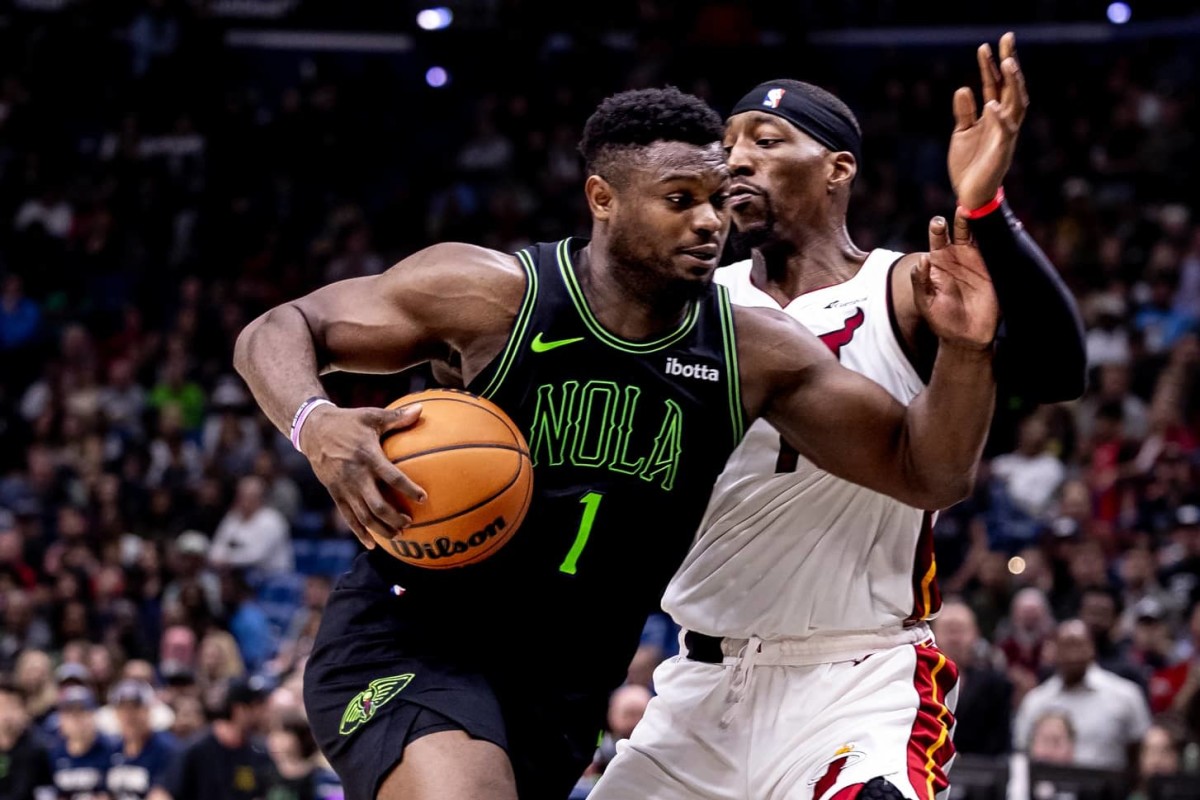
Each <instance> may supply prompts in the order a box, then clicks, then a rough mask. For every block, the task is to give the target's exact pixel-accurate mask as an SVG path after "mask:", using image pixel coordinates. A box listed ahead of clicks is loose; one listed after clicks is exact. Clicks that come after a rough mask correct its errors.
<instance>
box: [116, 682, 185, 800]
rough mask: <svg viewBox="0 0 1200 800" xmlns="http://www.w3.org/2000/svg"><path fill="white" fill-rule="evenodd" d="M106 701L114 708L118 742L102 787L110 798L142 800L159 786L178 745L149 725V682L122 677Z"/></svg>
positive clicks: (150, 706) (152, 695) (152, 703)
mask: <svg viewBox="0 0 1200 800" xmlns="http://www.w3.org/2000/svg"><path fill="white" fill-rule="evenodd" d="M110 700H111V702H112V704H113V706H115V708H116V713H117V726H118V729H119V732H120V739H119V741H120V744H119V747H118V749H117V752H116V753H115V754H114V755H113V759H112V766H111V767H109V769H108V775H107V777H106V780H105V786H106V788H107V789H108V793H109V795H110V797H111V798H112V800H145V798H146V797H147V796H148V795H149V794H150V790H151V789H153V788H155V787H157V786H161V785H162V781H163V777H164V775H165V773H166V770H167V766H168V764H169V763H170V761H171V759H172V758H173V757H174V755H175V751H176V750H177V749H178V744H177V742H176V741H175V739H174V737H172V736H171V735H170V734H167V733H163V732H161V731H156V730H154V728H153V727H152V726H151V725H150V709H151V708H152V707H153V705H154V703H155V697H154V690H153V689H152V688H150V685H149V684H147V683H143V682H141V681H137V680H129V679H126V680H123V681H121V682H120V683H118V684H117V685H116V686H115V687H113V690H112V692H111V694H110Z"/></svg>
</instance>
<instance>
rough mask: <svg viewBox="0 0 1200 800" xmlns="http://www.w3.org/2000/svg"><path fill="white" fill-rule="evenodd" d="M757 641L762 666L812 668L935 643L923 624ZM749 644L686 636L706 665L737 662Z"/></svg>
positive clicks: (690, 651) (691, 654)
mask: <svg viewBox="0 0 1200 800" xmlns="http://www.w3.org/2000/svg"><path fill="white" fill-rule="evenodd" d="M755 641H756V642H757V647H758V650H757V656H756V661H757V663H758V664H760V665H762V664H766V665H770V664H777V665H790V666H810V665H813V664H831V663H835V662H838V661H853V660H856V659H859V658H862V657H863V656H866V655H870V654H871V653H876V652H879V651H881V650H889V649H891V648H893V647H901V646H904V645H915V644H922V643H928V644H933V633H932V631H930V629H929V625H927V624H926V623H923V622H922V623H919V624H917V625H913V626H912V627H909V628H895V629H888V630H880V631H867V632H863V633H845V634H829V635H817V636H810V637H808V638H805V639H763V640H755ZM749 642H750V640H749V639H732V638H728V637H720V636H709V635H707V634H703V633H699V632H697V631H691V630H689V631H684V633H683V645H684V648H685V649H686V651H687V653H686V655H687V658H688V659H690V660H692V661H700V662H703V663H705V664H733V663H736V662H737V661H738V658H739V655H740V654H741V653H743V651H744V649H745V648H746V646H747V644H748V643H749Z"/></svg>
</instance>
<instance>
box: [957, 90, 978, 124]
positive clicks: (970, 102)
mask: <svg viewBox="0 0 1200 800" xmlns="http://www.w3.org/2000/svg"><path fill="white" fill-rule="evenodd" d="M976 119H978V110H977V109H976V107H975V93H974V92H972V91H971V90H970V89H969V88H968V87H966V86H961V87H959V89H958V91H956V92H955V93H954V132H955V133H958V132H959V131H965V130H967V129H968V128H970V127H971V126H972V125H974V124H975V121H976Z"/></svg>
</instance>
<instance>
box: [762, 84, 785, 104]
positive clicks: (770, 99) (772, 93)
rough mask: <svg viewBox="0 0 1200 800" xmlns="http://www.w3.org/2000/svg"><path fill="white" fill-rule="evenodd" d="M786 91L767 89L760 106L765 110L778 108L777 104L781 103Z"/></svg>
mask: <svg viewBox="0 0 1200 800" xmlns="http://www.w3.org/2000/svg"><path fill="white" fill-rule="evenodd" d="M786 92H787V89H779V88H775V89H768V90H767V96H766V97H764V98H763V102H762V104H763V105H764V106H766V107H767V108H779V104H780V103H782V102H783V95H784V94H785V93H786Z"/></svg>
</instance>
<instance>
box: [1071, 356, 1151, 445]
mask: <svg viewBox="0 0 1200 800" xmlns="http://www.w3.org/2000/svg"><path fill="white" fill-rule="evenodd" d="M1108 404H1116V405H1118V406H1119V407H1120V409H1121V420H1122V423H1123V426H1124V429H1125V433H1126V435H1127V436H1129V438H1131V439H1141V438H1143V437H1144V436H1145V435H1146V433H1147V432H1149V430H1150V409H1149V407H1148V406H1147V405H1146V403H1145V401H1143V400H1142V399H1141V398H1140V397H1138V396H1137V395H1135V394H1133V393H1132V392H1131V391H1130V371H1129V365H1128V364H1126V363H1110V364H1103V365H1102V366H1100V367H1099V368H1098V369H1097V370H1096V377H1095V379H1094V380H1093V381H1092V390H1091V391H1090V392H1088V394H1087V395H1086V396H1085V397H1084V398H1083V400H1081V401H1079V404H1078V405H1077V406H1076V408H1075V428H1076V431H1077V432H1078V434H1079V437H1080V438H1081V439H1089V438H1091V437H1092V435H1093V433H1094V432H1095V428H1096V415H1097V413H1098V412H1099V410H1100V408H1101V407H1103V406H1105V405H1108Z"/></svg>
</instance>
